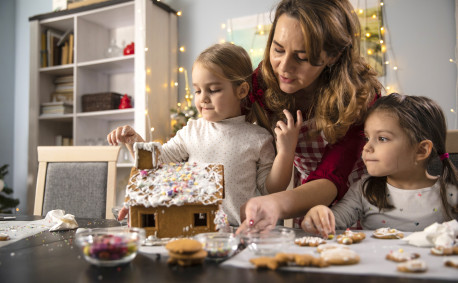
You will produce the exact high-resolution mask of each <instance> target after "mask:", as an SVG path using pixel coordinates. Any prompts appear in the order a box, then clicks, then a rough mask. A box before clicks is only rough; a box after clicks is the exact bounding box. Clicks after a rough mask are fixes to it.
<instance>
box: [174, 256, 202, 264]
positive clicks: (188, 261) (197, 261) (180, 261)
mask: <svg viewBox="0 0 458 283" xmlns="http://www.w3.org/2000/svg"><path fill="white" fill-rule="evenodd" d="M203 262H204V258H201V259H176V258H173V257H169V259H168V260H167V263H168V264H178V265H180V266H191V265H197V264H202V263H203Z"/></svg>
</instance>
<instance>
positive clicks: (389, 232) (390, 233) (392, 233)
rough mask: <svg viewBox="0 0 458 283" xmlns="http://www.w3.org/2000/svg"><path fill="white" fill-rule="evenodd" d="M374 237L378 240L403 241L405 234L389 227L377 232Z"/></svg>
mask: <svg viewBox="0 0 458 283" xmlns="http://www.w3.org/2000/svg"><path fill="white" fill-rule="evenodd" d="M372 236H373V237H374V238H378V239H402V238H404V233H402V232H401V231H399V230H397V229H392V228H389V227H387V228H379V229H377V230H375V231H374V233H373V234H372Z"/></svg>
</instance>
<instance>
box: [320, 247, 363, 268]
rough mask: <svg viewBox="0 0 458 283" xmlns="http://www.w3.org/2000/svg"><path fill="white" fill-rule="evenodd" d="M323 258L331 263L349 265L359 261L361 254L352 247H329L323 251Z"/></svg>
mask: <svg viewBox="0 0 458 283" xmlns="http://www.w3.org/2000/svg"><path fill="white" fill-rule="evenodd" d="M321 258H322V259H323V260H324V261H325V262H327V263H329V264H331V265H349V264H356V263H358V262H359V255H358V254H357V253H356V252H355V251H353V250H350V249H329V250H325V251H322V252H321Z"/></svg>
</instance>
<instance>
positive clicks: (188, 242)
mask: <svg viewBox="0 0 458 283" xmlns="http://www.w3.org/2000/svg"><path fill="white" fill-rule="evenodd" d="M165 248H166V249H167V250H168V251H170V252H173V253H176V254H192V253H195V252H198V251H199V250H201V249H202V244H201V243H200V242H199V241H197V240H193V239H178V240H175V241H171V242H168V243H167V244H166V245H165Z"/></svg>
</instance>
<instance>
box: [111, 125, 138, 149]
mask: <svg viewBox="0 0 458 283" xmlns="http://www.w3.org/2000/svg"><path fill="white" fill-rule="evenodd" d="M107 141H108V143H109V144H110V145H118V143H125V144H128V145H130V146H132V145H133V144H134V143H135V142H143V141H144V140H143V139H142V137H141V136H140V135H139V134H137V132H136V131H135V130H134V129H132V128H131V127H130V126H121V127H118V128H116V129H115V130H113V131H112V132H111V133H109V134H108V135H107Z"/></svg>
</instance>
